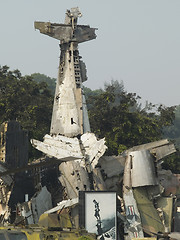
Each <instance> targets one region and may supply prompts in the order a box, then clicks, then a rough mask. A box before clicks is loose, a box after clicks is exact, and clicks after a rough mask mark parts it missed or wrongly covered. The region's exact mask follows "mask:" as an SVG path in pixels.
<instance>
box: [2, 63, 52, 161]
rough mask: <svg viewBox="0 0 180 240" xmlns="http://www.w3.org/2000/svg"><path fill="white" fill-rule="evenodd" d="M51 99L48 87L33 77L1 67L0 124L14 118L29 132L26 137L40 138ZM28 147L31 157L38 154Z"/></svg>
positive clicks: (43, 132)
mask: <svg viewBox="0 0 180 240" xmlns="http://www.w3.org/2000/svg"><path fill="white" fill-rule="evenodd" d="M52 100H53V97H52V95H51V92H50V90H49V89H48V86H47V84H46V83H44V82H40V83H37V82H35V81H34V80H33V79H32V77H30V76H25V77H22V76H21V73H20V72H19V71H18V70H15V71H9V68H8V67H7V66H3V67H0V124H1V123H3V122H4V121H7V120H17V121H19V122H20V124H21V126H22V127H23V129H26V130H27V131H28V133H29V138H30V139H31V138H35V139H39V140H42V138H43V136H44V135H45V134H46V133H48V132H49V126H50V119H51V112H52ZM39 154H40V153H38V152H37V151H36V150H34V149H32V148H31V147H30V158H33V157H36V156H38V155H39Z"/></svg>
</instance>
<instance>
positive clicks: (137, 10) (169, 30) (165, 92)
mask: <svg viewBox="0 0 180 240" xmlns="http://www.w3.org/2000/svg"><path fill="white" fill-rule="evenodd" d="M0 3H1V4H0V8H1V13H0V43H1V44H0V65H8V66H10V68H11V70H14V69H19V70H20V71H21V72H22V74H23V75H26V74H32V73H34V72H39V73H42V74H46V75H48V76H50V77H56V76H57V71H58V63H59V45H58V44H59V42H58V40H55V39H53V38H50V37H48V36H45V35H42V34H40V33H39V31H35V30H34V21H51V22H59V23H63V22H64V17H65V11H66V9H70V8H71V7H76V6H78V7H79V8H80V10H81V12H82V14H83V17H82V18H80V19H79V24H89V25H90V26H91V27H97V28H98V31H96V33H97V39H96V40H92V41H89V42H85V43H82V44H80V45H79V51H80V55H81V56H82V57H83V60H84V62H85V63H86V66H87V70H88V81H87V82H86V84H85V85H86V86H87V87H90V88H91V89H97V88H99V87H103V85H104V82H105V81H106V82H108V81H110V80H111V79H114V80H119V81H121V80H123V82H124V85H125V88H126V90H127V91H128V92H135V93H137V94H138V95H140V96H141V97H142V99H143V101H145V100H148V101H150V102H152V103H154V104H159V103H162V104H165V105H167V106H172V105H177V104H180V97H179V96H180V94H179V89H180V81H179V80H180V66H179V64H180V28H179V26H180V1H179V0H111V1H109V0H91V1H90V0H51V1H49V0H16V1H14V0H1V1H0Z"/></svg>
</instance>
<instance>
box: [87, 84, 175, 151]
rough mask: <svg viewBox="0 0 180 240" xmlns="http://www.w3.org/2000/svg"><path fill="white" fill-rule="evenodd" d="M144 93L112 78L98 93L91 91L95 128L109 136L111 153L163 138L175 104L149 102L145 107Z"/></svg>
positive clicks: (170, 121) (91, 119)
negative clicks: (139, 93) (132, 89)
mask: <svg viewBox="0 0 180 240" xmlns="http://www.w3.org/2000/svg"><path fill="white" fill-rule="evenodd" d="M139 99H140V97H139V96H137V95H136V94H135V93H127V92H126V91H125V90H124V85H123V83H122V82H121V83H119V82H118V81H112V82H111V83H110V84H109V85H108V84H106V85H105V90H104V91H102V92H101V93H99V94H98V95H95V96H93V95H91V96H89V97H88V99H87V102H88V104H91V108H90V109H89V118H90V125H91V129H92V132H94V133H95V134H96V135H97V136H98V137H100V138H103V137H105V139H106V144H107V146H108V149H107V151H106V154H107V155H112V154H115V155H118V154H120V153H121V152H123V151H124V150H126V149H128V148H130V147H133V146H136V145H140V144H144V143H148V142H152V141H156V140H160V139H161V138H162V127H163V126H168V125H171V123H172V121H173V111H174V108H173V107H171V108H168V107H165V106H162V105H160V106H155V105H152V104H146V107H145V108H141V104H140V103H139Z"/></svg>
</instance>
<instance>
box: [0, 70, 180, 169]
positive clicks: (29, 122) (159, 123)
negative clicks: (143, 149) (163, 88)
mask: <svg viewBox="0 0 180 240" xmlns="http://www.w3.org/2000/svg"><path fill="white" fill-rule="evenodd" d="M55 82H56V79H54V78H50V77H48V76H46V75H43V74H40V73H34V74H31V75H30V76H22V75H21V73H20V71H19V70H14V71H10V69H9V67H8V66H2V67H1V66H0V124H1V123H3V122H4V121H7V120H14V119H15V120H17V121H19V122H20V124H21V126H22V127H23V129H25V130H27V131H28V133H29V138H30V139H31V138H35V139H38V140H42V138H43V136H44V135H45V134H46V133H49V131H50V130H49V128H50V121H51V114H52V106H53V96H54V91H55V84H56V83H55ZM84 93H85V96H86V101H87V107H88V113H89V119H90V126H91V131H92V132H94V133H95V134H96V135H97V137H99V138H103V137H105V139H106V145H107V146H108V149H107V151H106V155H118V154H120V153H122V152H123V151H124V150H126V149H128V148H130V147H133V146H136V145H139V144H144V143H148V142H152V141H157V140H160V139H162V138H169V139H170V140H172V141H174V142H175V144H176V146H177V153H176V154H173V155H172V156H170V157H168V158H166V159H165V162H164V167H165V168H166V169H171V170H172V171H173V172H180V155H179V150H178V147H179V144H180V106H172V107H166V106H164V105H162V104H160V105H154V104H152V103H146V105H145V106H144V107H142V105H141V104H140V99H141V98H140V96H137V94H136V93H128V92H127V91H126V90H125V88H124V84H123V82H118V81H111V82H109V83H107V84H105V85H104V89H97V90H91V89H90V88H86V87H84ZM39 156H40V152H38V151H36V150H35V149H33V148H32V147H31V146H30V150H29V157H30V160H32V159H34V158H37V157H39Z"/></svg>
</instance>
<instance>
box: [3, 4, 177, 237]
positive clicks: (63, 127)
mask: <svg viewBox="0 0 180 240" xmlns="http://www.w3.org/2000/svg"><path fill="white" fill-rule="evenodd" d="M81 15H82V14H81V12H80V11H79V9H78V8H72V9H71V10H67V12H66V18H65V23H64V24H57V23H50V22H35V28H36V29H39V30H40V32H41V33H43V34H46V35H48V36H50V37H53V38H55V39H58V40H60V49H61V55H60V64H59V73H58V79H57V83H56V92H55V96H54V106H53V113H52V121H51V128H50V134H46V135H45V136H44V141H43V142H40V141H38V140H35V139H32V140H31V143H32V145H33V146H34V147H35V148H36V149H38V150H39V151H41V152H43V153H44V157H43V158H42V159H38V160H36V161H34V162H33V163H31V164H28V155H27V153H28V141H27V134H26V133H25V132H24V131H23V130H21V128H20V126H19V124H18V123H17V122H15V121H10V122H7V123H4V124H3V125H2V126H1V129H0V132H1V145H0V157H1V162H0V196H1V197H0V199H1V202H0V222H1V224H4V225H5V224H8V223H11V224H12V223H13V224H14V225H32V224H38V225H39V227H41V228H42V229H41V231H42V232H43V228H47V229H49V230H53V231H54V236H56V237H57V236H59V235H58V233H55V229H56V230H57V229H59V231H65V229H66V230H67V229H71V232H72V231H73V230H72V229H79V228H80V227H81V224H80V222H82V219H80V218H81V217H82V218H85V216H82V214H81V213H80V211H79V205H80V204H79V193H81V192H88V191H90V192H93V193H95V192H104V193H105V192H112V191H113V192H115V193H116V194H117V206H116V208H117V211H116V212H117V218H118V220H117V221H115V222H116V226H113V227H111V228H109V229H108V227H107V226H106V231H105V232H103V221H102V219H101V218H100V214H99V215H97V213H96V215H94V216H95V217H94V225H95V226H96V227H97V229H98V231H97V232H95V233H96V235H98V236H95V235H89V237H90V238H89V239H96V237H97V238H98V239H119V238H121V239H123V238H124V239H132V238H144V237H156V238H157V237H162V238H165V237H167V236H168V234H169V236H170V237H171V236H172V235H173V232H178V231H180V227H179V226H180V181H179V180H180V177H179V175H175V174H172V173H171V172H170V171H166V170H163V169H162V168H161V162H162V159H163V158H164V157H166V156H168V155H170V154H172V153H174V152H175V151H176V149H175V147H174V144H172V143H170V142H169V141H168V140H161V141H157V142H152V143H148V144H144V145H140V146H135V147H133V148H131V149H129V150H127V151H125V152H124V153H123V154H121V155H119V156H104V153H105V151H106V149H107V147H106V145H105V140H104V139H97V138H96V136H95V135H94V134H93V133H91V131H90V124H89V119H88V114H87V108H86V102H85V97H84V93H83V86H82V83H83V82H84V81H86V80H87V77H86V67H85V64H84V63H83V61H82V60H81V57H80V56H79V51H78V44H79V43H82V42H85V41H89V40H92V39H95V38H96V34H95V30H96V28H90V27H89V26H87V25H78V24H77V20H78V17H80V16H81ZM93 203H94V204H95V208H96V212H97V209H98V211H100V210H101V208H100V206H99V203H98V201H97V199H94V200H93ZM107 207H108V206H107ZM102 215H103V214H102ZM98 227H99V228H98ZM104 229H105V228H104ZM81 231H82V230H81ZM7 234H8V233H7ZM62 234H63V233H62ZM78 234H79V235H78V236H81V235H83V234H85V235H87V232H83V233H80V230H78ZM174 234H175V233H174ZM52 235H53V234H52ZM175 235H176V236H179V235H178V233H177V234H175ZM48 239H49V238H48ZM52 239H55V238H52ZM56 239H60V238H58V237H57V238H56ZM63 239H64V238H63ZM67 239H70V238H67ZM72 239H77V238H73V237H72ZM176 239H178V238H176Z"/></svg>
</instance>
